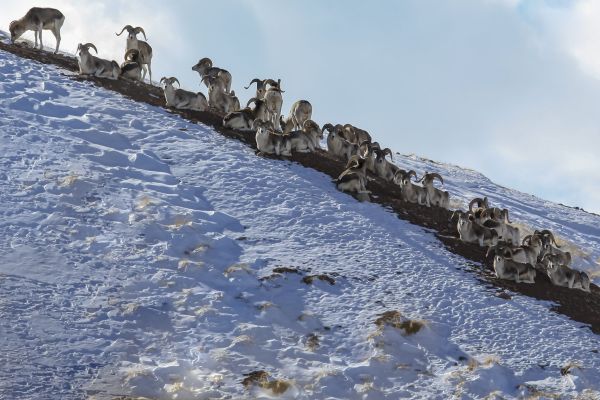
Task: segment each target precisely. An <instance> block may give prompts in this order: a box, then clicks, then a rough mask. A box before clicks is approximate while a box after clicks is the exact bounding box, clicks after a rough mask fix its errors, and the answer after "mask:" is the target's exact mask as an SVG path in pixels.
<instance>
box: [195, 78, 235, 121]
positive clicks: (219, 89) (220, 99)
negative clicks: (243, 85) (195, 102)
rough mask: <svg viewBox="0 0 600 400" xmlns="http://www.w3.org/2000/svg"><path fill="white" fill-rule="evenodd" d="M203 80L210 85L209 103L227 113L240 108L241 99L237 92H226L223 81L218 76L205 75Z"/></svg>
mask: <svg viewBox="0 0 600 400" xmlns="http://www.w3.org/2000/svg"><path fill="white" fill-rule="evenodd" d="M202 82H204V83H206V86H208V104H209V106H211V107H212V108H213V109H214V110H216V111H217V112H218V113H222V114H227V113H229V112H234V111H238V110H239V109H240V101H239V99H238V98H237V97H236V96H235V92H234V91H233V90H232V91H231V92H226V91H225V88H224V87H223V81H222V80H221V79H219V78H218V77H211V76H210V75H205V76H204V78H202Z"/></svg>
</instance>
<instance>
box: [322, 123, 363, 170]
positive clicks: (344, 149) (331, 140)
mask: <svg viewBox="0 0 600 400" xmlns="http://www.w3.org/2000/svg"><path fill="white" fill-rule="evenodd" d="M342 129H343V127H342V125H340V124H337V125H335V126H333V125H332V124H330V123H327V124H325V125H323V129H322V131H323V132H325V131H327V132H328V134H327V150H328V151H329V152H330V153H331V154H333V155H334V156H336V157H339V158H341V159H343V160H344V161H349V160H350V158H351V157H352V156H353V155H357V154H358V151H359V146H358V145H357V144H356V143H351V142H349V141H347V140H346V139H344V137H343V134H342Z"/></svg>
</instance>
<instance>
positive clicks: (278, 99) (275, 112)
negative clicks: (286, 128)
mask: <svg viewBox="0 0 600 400" xmlns="http://www.w3.org/2000/svg"><path fill="white" fill-rule="evenodd" d="M266 85H269V87H268V88H267V90H266V91H265V96H264V99H265V102H266V103H267V110H268V114H269V120H270V121H271V122H272V123H273V126H274V127H275V129H277V130H278V131H280V130H281V126H280V122H281V121H280V118H279V117H280V116H281V107H282V106H283V96H282V95H281V93H285V92H284V91H283V90H281V79H279V80H278V81H277V82H275V81H274V80H273V79H267V80H266V81H265V86H266Z"/></svg>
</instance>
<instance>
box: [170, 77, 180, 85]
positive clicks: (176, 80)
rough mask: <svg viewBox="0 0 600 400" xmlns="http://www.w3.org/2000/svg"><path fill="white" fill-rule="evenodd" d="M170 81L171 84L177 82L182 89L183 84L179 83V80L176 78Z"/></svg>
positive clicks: (171, 78)
mask: <svg viewBox="0 0 600 400" xmlns="http://www.w3.org/2000/svg"><path fill="white" fill-rule="evenodd" d="M169 80H170V81H171V83H173V82H177V86H179V87H181V83H179V80H178V79H177V78H175V77H174V76H172V77H170V78H169Z"/></svg>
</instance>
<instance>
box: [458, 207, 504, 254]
mask: <svg viewBox="0 0 600 400" xmlns="http://www.w3.org/2000/svg"><path fill="white" fill-rule="evenodd" d="M456 228H457V230H458V234H459V236H460V239H461V240H462V241H463V242H467V243H479V246H481V247H483V246H497V245H498V233H497V232H496V231H495V230H493V229H490V228H487V227H485V226H481V225H479V224H478V223H477V222H476V221H475V218H474V216H473V213H472V212H470V211H469V212H466V213H462V212H459V216H458V223H457V225H456Z"/></svg>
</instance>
